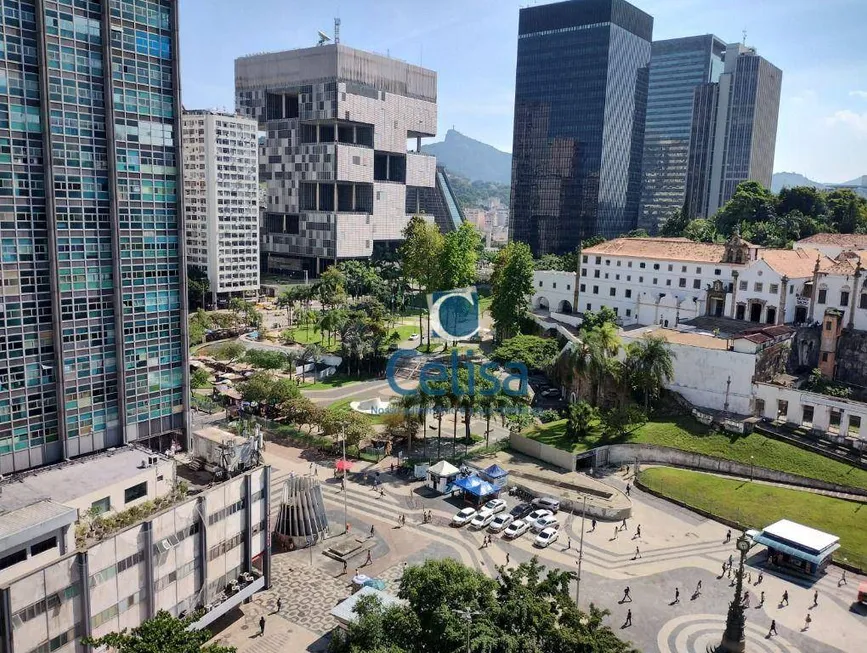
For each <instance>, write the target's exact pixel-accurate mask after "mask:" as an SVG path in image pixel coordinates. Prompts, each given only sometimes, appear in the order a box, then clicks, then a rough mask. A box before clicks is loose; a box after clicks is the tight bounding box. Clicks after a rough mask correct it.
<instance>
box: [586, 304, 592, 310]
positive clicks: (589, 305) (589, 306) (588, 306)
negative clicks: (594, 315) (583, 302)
mask: <svg viewBox="0 0 867 653" xmlns="http://www.w3.org/2000/svg"><path fill="white" fill-rule="evenodd" d="M587 310H588V311H592V310H593V305H592V304H590V303H588V304H587Z"/></svg>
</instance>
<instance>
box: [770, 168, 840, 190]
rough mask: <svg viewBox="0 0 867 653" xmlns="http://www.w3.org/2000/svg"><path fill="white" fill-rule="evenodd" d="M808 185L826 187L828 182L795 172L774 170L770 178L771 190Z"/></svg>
mask: <svg viewBox="0 0 867 653" xmlns="http://www.w3.org/2000/svg"><path fill="white" fill-rule="evenodd" d="M795 186H809V187H810V188H827V186H828V184H823V183H822V182H819V181H813V180H812V179H808V178H807V177H805V176H804V175H802V174H799V173H797V172H775V173H774V176H773V178H772V179H771V192H774V193H779V192H780V191H781V190H782V189H783V188H794V187H795Z"/></svg>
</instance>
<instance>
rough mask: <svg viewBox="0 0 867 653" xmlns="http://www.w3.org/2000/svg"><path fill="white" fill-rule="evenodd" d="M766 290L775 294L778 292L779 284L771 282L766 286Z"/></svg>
mask: <svg viewBox="0 0 867 653" xmlns="http://www.w3.org/2000/svg"><path fill="white" fill-rule="evenodd" d="M768 292H770V293H771V294H772V295H776V294H777V293H778V292H780V284H778V283H772V284H771V285H770V286H768Z"/></svg>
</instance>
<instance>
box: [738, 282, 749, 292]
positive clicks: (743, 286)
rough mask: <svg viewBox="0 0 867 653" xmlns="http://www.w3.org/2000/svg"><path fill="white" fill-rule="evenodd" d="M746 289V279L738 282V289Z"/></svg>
mask: <svg viewBox="0 0 867 653" xmlns="http://www.w3.org/2000/svg"><path fill="white" fill-rule="evenodd" d="M746 289H747V282H746V281H741V282H740V283H739V284H738V290H746Z"/></svg>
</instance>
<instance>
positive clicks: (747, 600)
mask: <svg viewBox="0 0 867 653" xmlns="http://www.w3.org/2000/svg"><path fill="white" fill-rule="evenodd" d="M742 603H743V605H744V607H745V608H748V607H750V593H749V592H744V598H743V601H742Z"/></svg>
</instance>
